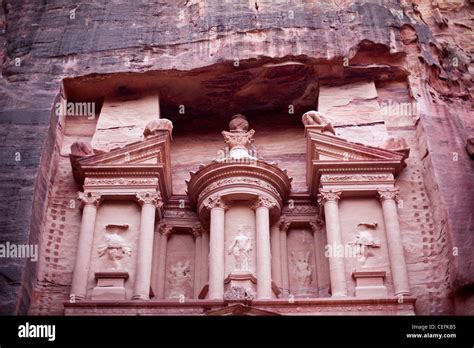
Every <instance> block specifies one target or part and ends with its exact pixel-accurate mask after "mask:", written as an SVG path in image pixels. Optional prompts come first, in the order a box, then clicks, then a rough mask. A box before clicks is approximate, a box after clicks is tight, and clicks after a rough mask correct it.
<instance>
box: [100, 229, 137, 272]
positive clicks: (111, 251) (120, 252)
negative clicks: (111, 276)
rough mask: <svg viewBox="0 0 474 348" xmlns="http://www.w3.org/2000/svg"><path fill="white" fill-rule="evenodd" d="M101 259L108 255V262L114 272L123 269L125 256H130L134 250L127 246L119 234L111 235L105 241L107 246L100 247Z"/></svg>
mask: <svg viewBox="0 0 474 348" xmlns="http://www.w3.org/2000/svg"><path fill="white" fill-rule="evenodd" d="M98 252H99V257H102V256H104V255H107V260H108V261H109V263H110V264H111V268H112V269H113V270H117V269H121V263H120V261H121V260H122V259H123V258H124V257H125V255H127V256H130V255H131V253H132V249H131V248H130V247H129V246H128V245H126V243H125V240H124V239H123V238H122V237H121V236H119V235H118V234H115V233H114V234H111V235H109V236H107V238H106V239H105V244H104V245H102V246H100V247H99V250H98Z"/></svg>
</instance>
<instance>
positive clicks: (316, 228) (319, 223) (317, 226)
mask: <svg viewBox="0 0 474 348" xmlns="http://www.w3.org/2000/svg"><path fill="white" fill-rule="evenodd" d="M308 225H309V227H310V228H311V232H313V233H318V232H321V231H322V230H323V228H324V221H323V220H321V219H319V218H318V219H316V221H309V222H308Z"/></svg>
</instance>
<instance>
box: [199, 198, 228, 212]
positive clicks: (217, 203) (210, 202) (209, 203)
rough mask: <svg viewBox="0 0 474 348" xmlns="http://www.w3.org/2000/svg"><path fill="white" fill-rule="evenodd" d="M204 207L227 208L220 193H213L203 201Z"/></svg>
mask: <svg viewBox="0 0 474 348" xmlns="http://www.w3.org/2000/svg"><path fill="white" fill-rule="evenodd" d="M204 207H206V208H207V209H209V210H211V209H214V208H222V209H225V210H227V209H229V206H228V205H227V204H226V203H225V201H224V199H222V198H221V196H220V195H214V196H212V197H209V198H208V199H207V200H206V201H205V202H204Z"/></svg>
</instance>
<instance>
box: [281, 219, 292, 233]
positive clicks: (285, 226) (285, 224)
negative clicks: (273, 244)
mask: <svg viewBox="0 0 474 348" xmlns="http://www.w3.org/2000/svg"><path fill="white" fill-rule="evenodd" d="M279 223H280V230H281V231H284V232H287V231H288V229H289V228H290V225H291V221H289V220H287V219H285V218H281V219H280V222H279Z"/></svg>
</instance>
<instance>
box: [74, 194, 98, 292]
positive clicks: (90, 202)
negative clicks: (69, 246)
mask: <svg viewBox="0 0 474 348" xmlns="http://www.w3.org/2000/svg"><path fill="white" fill-rule="evenodd" d="M78 198H79V200H80V201H81V202H82V204H83V210H82V220H81V230H80V232H79V241H78V243H77V254H76V262H75V265H74V274H73V278H72V284H71V299H74V300H84V299H85V298H86V293H87V280H88V277H89V267H90V259H91V254H92V244H93V242H94V230H95V218H96V216H97V208H98V206H99V204H100V201H101V194H100V193H92V192H88V193H85V192H79V197H78Z"/></svg>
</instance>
